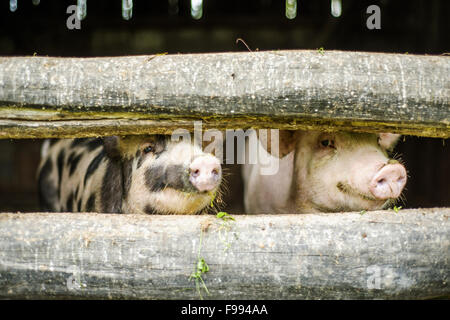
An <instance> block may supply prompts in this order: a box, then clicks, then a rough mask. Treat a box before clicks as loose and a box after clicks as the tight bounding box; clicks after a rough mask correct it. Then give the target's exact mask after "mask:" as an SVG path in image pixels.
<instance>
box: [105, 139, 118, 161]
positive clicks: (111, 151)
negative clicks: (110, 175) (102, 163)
mask: <svg viewBox="0 0 450 320" xmlns="http://www.w3.org/2000/svg"><path fill="white" fill-rule="evenodd" d="M119 142H120V138H119V137H117V136H111V137H104V138H103V145H104V147H105V152H106V154H107V155H108V157H109V158H111V159H119V158H120V149H119Z"/></svg>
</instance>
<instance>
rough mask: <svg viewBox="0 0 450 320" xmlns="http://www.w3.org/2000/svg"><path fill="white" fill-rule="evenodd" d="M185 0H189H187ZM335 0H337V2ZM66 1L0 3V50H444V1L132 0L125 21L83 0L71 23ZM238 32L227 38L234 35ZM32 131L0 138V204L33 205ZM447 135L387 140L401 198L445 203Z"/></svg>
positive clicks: (231, 208) (233, 174)
mask: <svg viewBox="0 0 450 320" xmlns="http://www.w3.org/2000/svg"><path fill="white" fill-rule="evenodd" d="M193 2H194V1H193ZM340 3H341V2H340ZM74 4H76V1H73V0H72V1H42V3H40V4H39V5H37V6H36V5H33V3H32V1H25V0H19V1H18V8H17V10H16V11H15V12H11V11H10V8H9V1H2V2H1V4H0V26H1V28H0V56H20V55H26V56H31V55H38V56H47V55H48V56H63V57H70V56H74V57H90V56H120V55H141V54H145V55H150V54H156V53H165V52H167V53H169V54H176V53H196V52H223V51H247V50H278V49H312V50H317V49H319V48H323V49H324V50H354V51H373V52H395V53H408V54H430V55H440V54H446V53H448V52H449V51H450V48H449V44H450V33H449V32H448V31H449V24H448V20H447V19H448V17H447V14H448V12H450V11H449V9H450V3H449V2H448V1H444V0H442V1H439V0H432V1H425V0H412V1H396V0H384V1H357V0H354V1H351V0H343V1H342V11H341V12H340V15H339V16H338V17H335V16H333V15H332V14H331V13H330V1H329V0H327V1H322V0H321V1H316V0H299V1H298V9H297V15H296V17H295V18H293V19H288V18H287V17H286V8H285V4H286V1H275V0H252V1H236V0H229V1H219V0H210V1H204V2H203V10H202V15H201V17H199V16H196V17H195V18H199V19H195V18H194V17H193V16H192V12H191V1H187V0H158V1H144V0H134V1H133V4H134V6H133V16H132V18H131V19H130V20H128V21H126V20H124V19H123V18H122V14H121V1H118V0H114V1H87V16H86V18H85V19H84V20H82V21H81V29H79V30H76V29H74V30H69V29H68V28H67V26H66V21H67V19H68V17H69V16H70V14H68V13H66V12H67V8H68V7H69V6H70V5H74ZM371 4H376V5H378V6H379V7H380V8H381V29H379V30H369V29H368V28H367V27H366V19H367V17H368V14H367V13H366V8H367V7H368V6H369V5H371ZM239 38H240V39H243V40H244V42H242V41H236V40H237V39H239ZM41 142H42V141H41V140H0V210H1V211H22V212H27V211H39V205H38V197H37V186H36V177H35V176H36V169H37V165H38V163H39V152H40V151H39V148H40V145H41ZM449 143H450V142H449V141H448V140H443V139H437V138H421V137H412V136H406V137H404V138H403V139H402V140H401V141H400V143H399V144H398V146H397V148H396V150H395V151H396V152H397V153H398V154H400V155H401V158H402V160H403V161H404V163H405V166H406V168H407V169H408V172H409V181H408V183H407V186H406V191H405V193H404V195H405V199H406V201H405V203H403V204H400V205H402V206H403V207H404V208H417V207H438V206H439V207H440V206H447V207H448V206H450V197H449V195H450V184H449V182H448V181H449V178H450V166H449V162H450V149H449V146H448V144H449ZM227 167H228V168H227V169H226V170H227V171H228V173H229V176H228V190H229V192H228V193H227V194H226V195H225V198H224V202H225V203H226V205H225V207H224V210H226V211H228V212H230V213H242V212H243V204H242V186H241V184H242V181H241V178H240V172H239V167H238V166H237V165H233V166H227Z"/></svg>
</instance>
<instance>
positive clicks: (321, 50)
mask: <svg viewBox="0 0 450 320" xmlns="http://www.w3.org/2000/svg"><path fill="white" fill-rule="evenodd" d="M317 52H318V53H320V54H321V55H324V54H325V50H324V49H323V47H320V48H319V49H317Z"/></svg>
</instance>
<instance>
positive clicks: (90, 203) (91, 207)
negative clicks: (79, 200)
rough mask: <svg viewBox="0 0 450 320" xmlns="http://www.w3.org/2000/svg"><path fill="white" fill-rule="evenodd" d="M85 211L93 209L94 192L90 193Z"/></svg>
mask: <svg viewBox="0 0 450 320" xmlns="http://www.w3.org/2000/svg"><path fill="white" fill-rule="evenodd" d="M85 211H86V212H93V211H95V194H91V195H90V197H89V198H88V200H87V202H86V210H85Z"/></svg>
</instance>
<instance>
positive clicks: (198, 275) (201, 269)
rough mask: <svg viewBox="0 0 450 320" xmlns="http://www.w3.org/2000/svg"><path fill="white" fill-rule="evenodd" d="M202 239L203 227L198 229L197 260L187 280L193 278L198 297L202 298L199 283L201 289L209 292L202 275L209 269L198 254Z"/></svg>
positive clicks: (200, 249)
mask: <svg viewBox="0 0 450 320" xmlns="http://www.w3.org/2000/svg"><path fill="white" fill-rule="evenodd" d="M202 240H203V229H201V231H200V244H199V246H198V255H197V262H196V263H195V267H194V272H193V273H192V274H191V275H190V276H189V280H191V279H194V280H195V288H196V289H197V292H198V294H199V296H200V299H201V300H203V296H202V292H201V288H200V284H201V285H202V286H203V289H204V290H205V291H206V293H207V294H210V293H209V291H208V288H207V287H206V284H205V282H204V281H203V278H202V275H203V274H205V273H207V272H208V271H209V266H208V264H207V263H206V261H205V259H204V258H203V257H202V256H201V255H200V254H201V251H202Z"/></svg>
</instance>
